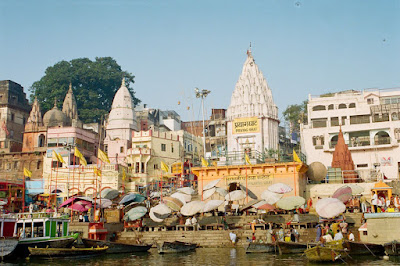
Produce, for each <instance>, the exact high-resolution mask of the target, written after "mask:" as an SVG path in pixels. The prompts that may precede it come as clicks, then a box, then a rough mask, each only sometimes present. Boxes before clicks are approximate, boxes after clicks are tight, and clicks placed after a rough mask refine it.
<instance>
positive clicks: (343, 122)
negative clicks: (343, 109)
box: [342, 116, 347, 126]
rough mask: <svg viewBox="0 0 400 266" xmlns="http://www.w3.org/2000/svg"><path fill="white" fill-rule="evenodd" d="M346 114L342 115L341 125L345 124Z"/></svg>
mask: <svg viewBox="0 0 400 266" xmlns="http://www.w3.org/2000/svg"><path fill="white" fill-rule="evenodd" d="M346 119H347V116H342V126H344V125H346Z"/></svg>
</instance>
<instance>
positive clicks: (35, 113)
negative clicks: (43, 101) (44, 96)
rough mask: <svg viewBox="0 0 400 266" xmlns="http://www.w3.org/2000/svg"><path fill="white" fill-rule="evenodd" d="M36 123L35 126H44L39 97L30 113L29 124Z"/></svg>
mask: <svg viewBox="0 0 400 266" xmlns="http://www.w3.org/2000/svg"><path fill="white" fill-rule="evenodd" d="M29 123H31V124H34V125H35V126H43V119H42V112H41V111H40V106H39V102H38V99H37V97H35V100H34V101H33V104H32V110H31V112H30V113H29V117H28V121H27V124H29Z"/></svg>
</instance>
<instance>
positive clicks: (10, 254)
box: [0, 238, 18, 260]
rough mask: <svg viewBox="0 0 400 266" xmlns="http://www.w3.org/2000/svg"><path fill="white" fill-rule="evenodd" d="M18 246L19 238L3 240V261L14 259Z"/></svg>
mask: <svg viewBox="0 0 400 266" xmlns="http://www.w3.org/2000/svg"><path fill="white" fill-rule="evenodd" d="M17 246H18V239H17V238H3V239H1V240H0V258H1V259H2V260H6V259H10V258H14V257H15V256H16V253H17V252H16V250H17Z"/></svg>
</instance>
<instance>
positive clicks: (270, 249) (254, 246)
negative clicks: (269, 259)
mask: <svg viewBox="0 0 400 266" xmlns="http://www.w3.org/2000/svg"><path fill="white" fill-rule="evenodd" d="M276 251H278V247H277V245H276V244H273V243H249V244H248V245H247V247H246V253H275V252H276Z"/></svg>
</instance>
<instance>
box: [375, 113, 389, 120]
mask: <svg viewBox="0 0 400 266" xmlns="http://www.w3.org/2000/svg"><path fill="white" fill-rule="evenodd" d="M387 121H389V114H388V113H383V114H374V116H373V117H372V122H387Z"/></svg>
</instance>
